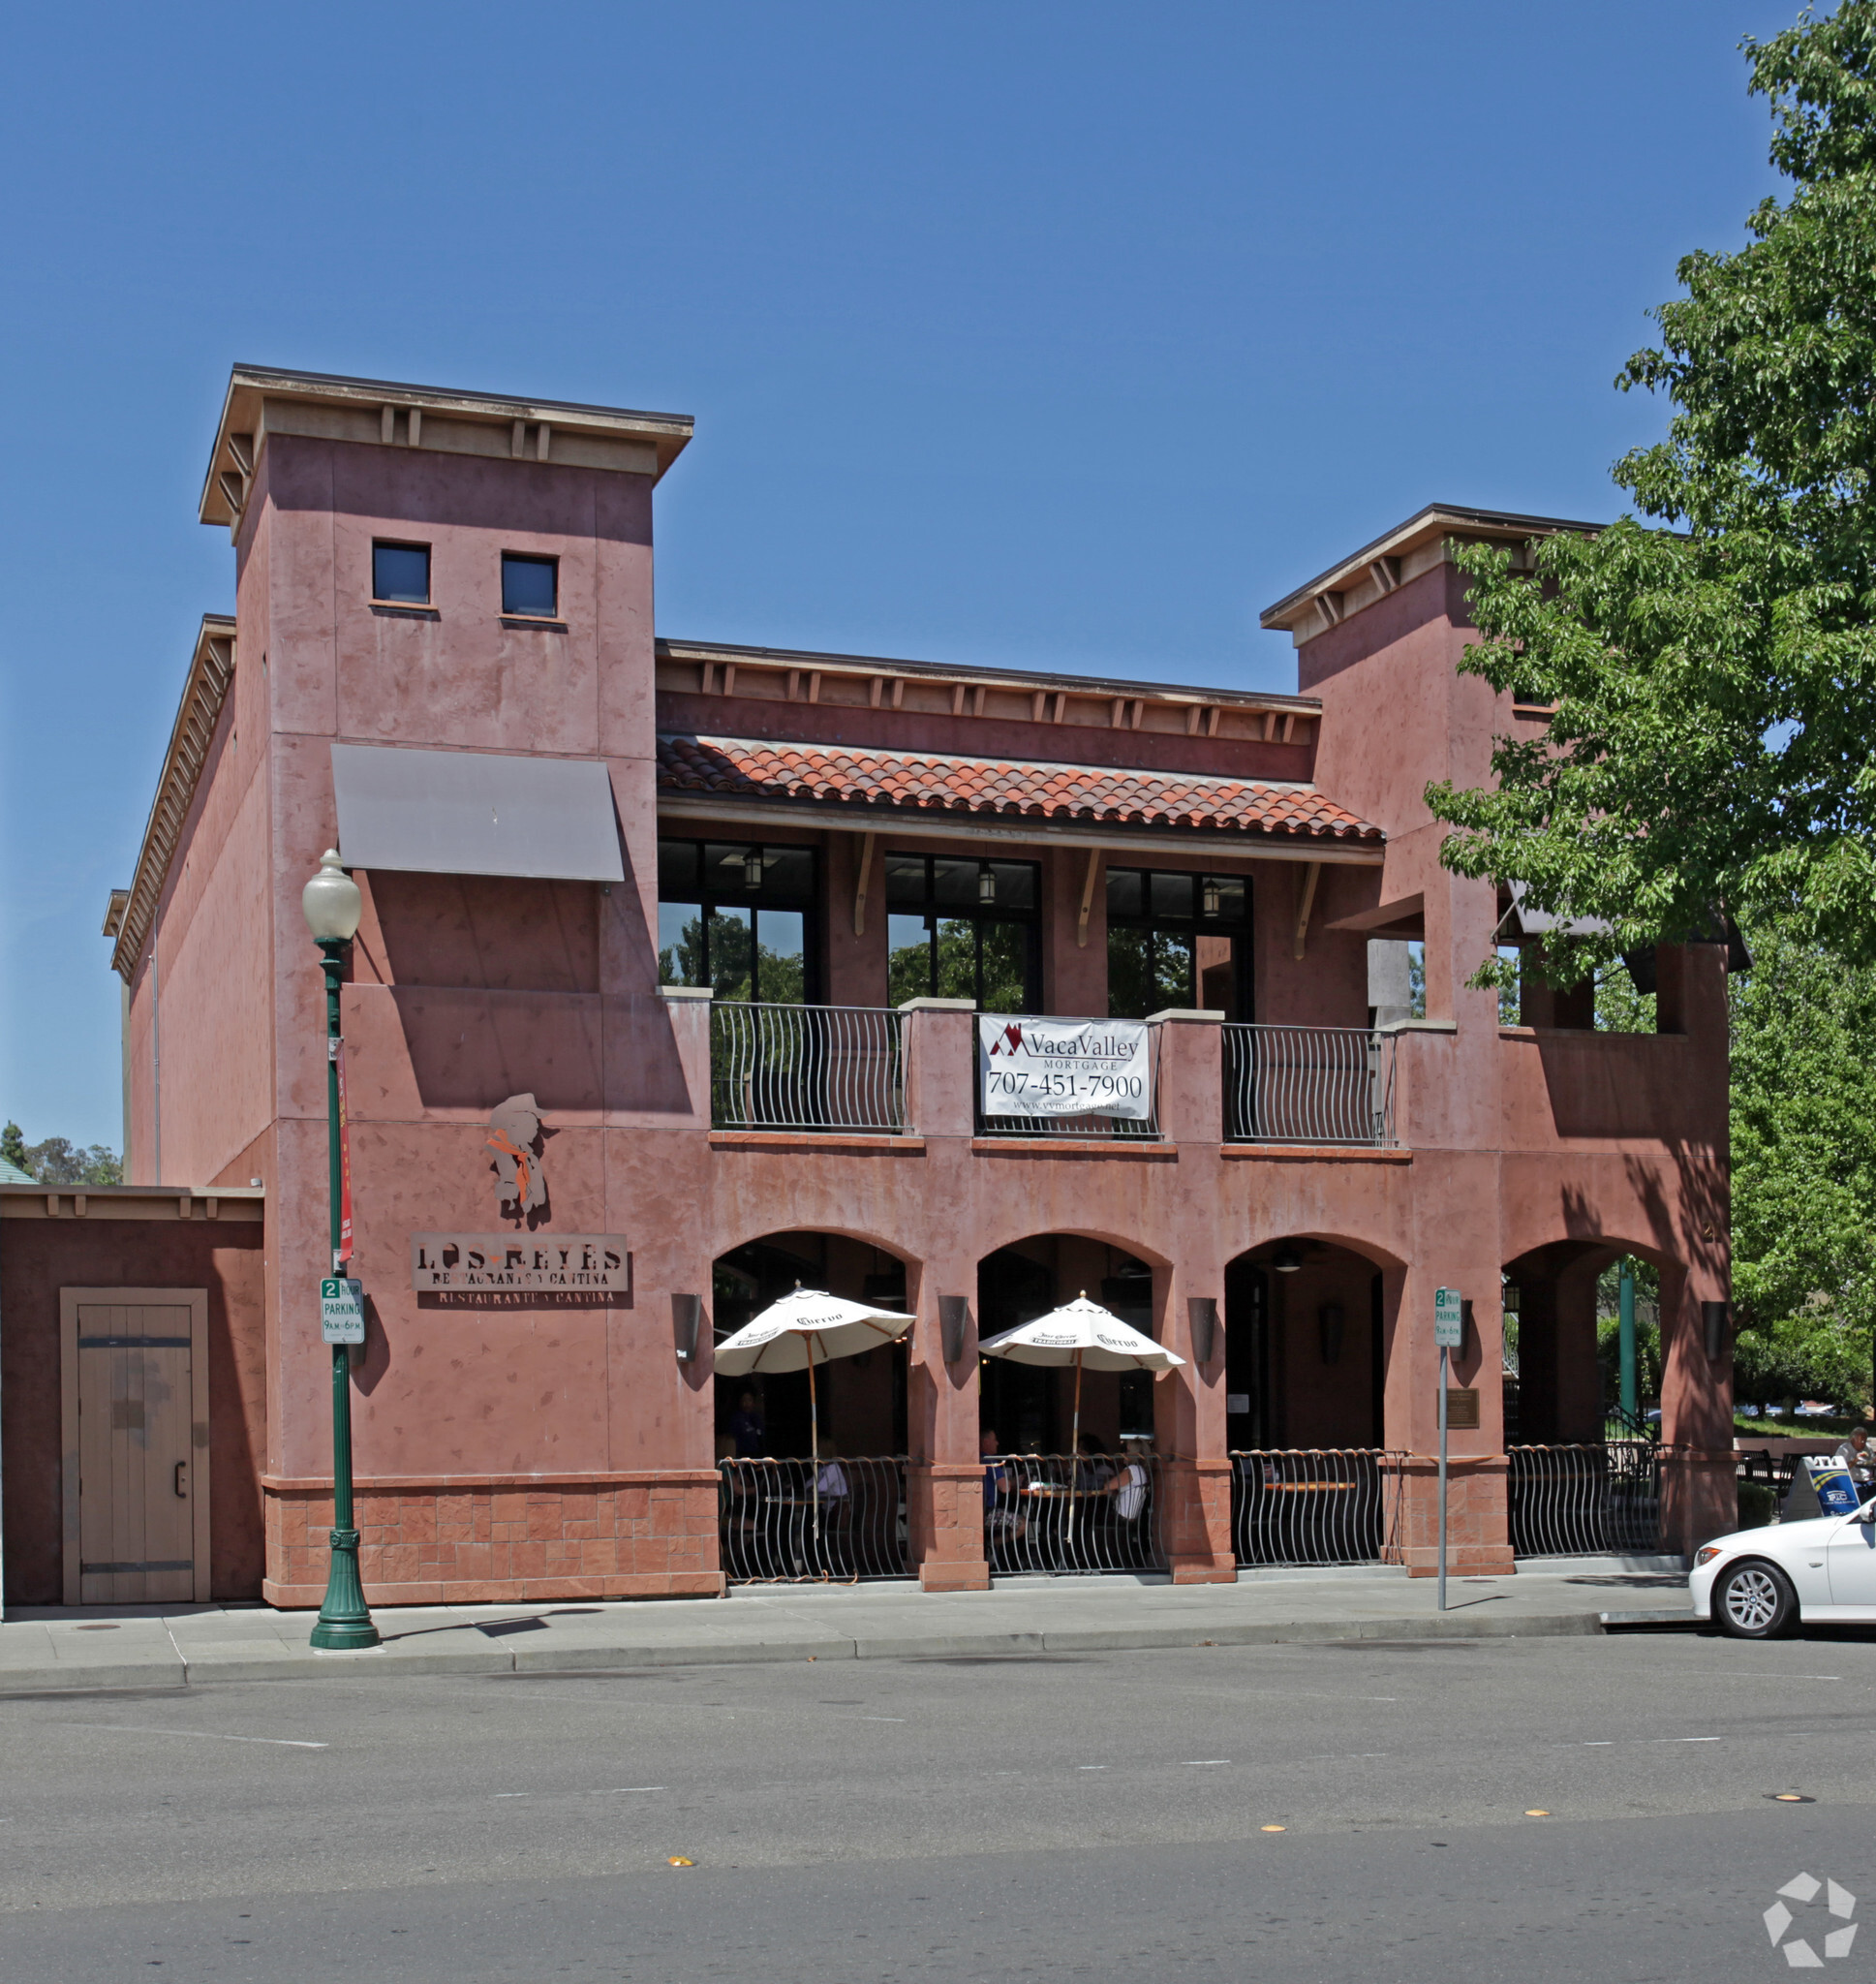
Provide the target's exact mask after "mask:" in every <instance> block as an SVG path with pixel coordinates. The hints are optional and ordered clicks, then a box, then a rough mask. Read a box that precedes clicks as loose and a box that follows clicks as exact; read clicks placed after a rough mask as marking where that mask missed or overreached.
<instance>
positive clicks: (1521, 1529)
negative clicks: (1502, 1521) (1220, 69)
mask: <svg viewBox="0 0 1876 1984" xmlns="http://www.w3.org/2000/svg"><path fill="white" fill-rule="evenodd" d="M1506 1457H1507V1460H1508V1462H1509V1469H1508V1475H1507V1498H1508V1501H1509V1504H1510V1510H1509V1513H1510V1517H1511V1548H1512V1554H1513V1555H1514V1556H1516V1557H1583V1556H1594V1555H1600V1554H1602V1553H1604V1552H1615V1553H1618V1554H1624V1555H1630V1556H1634V1555H1644V1556H1645V1555H1651V1554H1653V1553H1654V1552H1656V1551H1658V1550H1659V1549H1660V1548H1661V1448H1660V1447H1659V1445H1657V1444H1656V1443H1655V1442H1653V1441H1651V1440H1609V1441H1601V1442H1595V1443H1593V1444H1584V1445H1581V1446H1514V1447H1511V1448H1509V1449H1508V1450H1507V1456H1506Z"/></svg>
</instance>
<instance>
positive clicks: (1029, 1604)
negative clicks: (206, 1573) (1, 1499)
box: [0, 1559, 1688, 1695]
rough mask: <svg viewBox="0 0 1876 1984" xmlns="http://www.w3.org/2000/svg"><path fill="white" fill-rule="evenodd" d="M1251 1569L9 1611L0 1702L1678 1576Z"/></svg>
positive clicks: (1503, 1607) (845, 1652)
mask: <svg viewBox="0 0 1876 1984" xmlns="http://www.w3.org/2000/svg"><path fill="white" fill-rule="evenodd" d="M1447 1597H1448V1610H1447V1611H1446V1612H1445V1613H1444V1614H1441V1613H1439V1612H1438V1611H1436V1610H1435V1587H1434V1580H1433V1579H1431V1578H1414V1579H1409V1578H1408V1577H1406V1575H1405V1574H1404V1573H1402V1572H1400V1571H1395V1570H1382V1569H1372V1570H1357V1571H1346V1570H1344V1571H1338V1572H1323V1573H1317V1574H1313V1575H1312V1574H1308V1573H1299V1572H1295V1571H1284V1572H1269V1571H1266V1572H1258V1573H1254V1574H1246V1576H1244V1577H1243V1578H1242V1579H1241V1581H1240V1582H1239V1583H1237V1584H1235V1585H1196V1586H1194V1585H1187V1586H1182V1587H1179V1588H1177V1589H1176V1588H1175V1587H1173V1586H1172V1585H1170V1584H1168V1583H1166V1582H1164V1581H1163V1580H1160V1581H1151V1582H1150V1581H1147V1580H1143V1579H1137V1578H1132V1577H1098V1578H1030V1579H1025V1578H1015V1579H1000V1580H999V1581H998V1584H997V1588H996V1589H995V1590H994V1591H991V1592H962V1593H949V1594H943V1595H938V1594H930V1595H928V1594H926V1593H923V1592H920V1591H918V1590H917V1589H916V1587H914V1586H910V1585H901V1584H872V1585H857V1586H833V1587H829V1586H814V1585H782V1586H777V1585H763V1586H743V1587H739V1588H738V1589H737V1590H735V1591H733V1592H732V1593H731V1595H730V1596H729V1597H727V1598H714V1599H713V1598H689V1599H682V1598H680V1599H651V1600H640V1601H637V1602H632V1603H617V1604H599V1603H594V1604H581V1603H578V1602H568V1603H552V1602H549V1603H543V1604H539V1605H482V1606H460V1607H452V1606H426V1607H422V1608H413V1609H409V1610H384V1611H380V1612H378V1613H376V1614H375V1615H374V1616H375V1617H376V1619H377V1621H378V1629H379V1631H380V1632H382V1633H383V1634H384V1645H383V1646H381V1647H376V1648H374V1649H372V1650H371V1651H370V1652H369V1653H361V1654H318V1653H314V1652H313V1651H312V1649H311V1648H310V1647H309V1646H308V1644H307V1639H308V1635H309V1634H310V1633H311V1632H312V1629H313V1625H314V1619H315V1615H314V1614H313V1613H311V1612H275V1611H271V1610H269V1609H268V1608H267V1607H266V1606H263V1605H246V1606H242V1605H180V1606H167V1607H166V1606H160V1605H131V1606H101V1605H100V1606H74V1607H43V1608H42V1607H24V1608H20V1609H16V1610H15V1611H13V1612H11V1613H9V1614H8V1616H7V1618H6V1620H5V1622H4V1624H0V1695H17V1694H38V1693H42V1692H45V1691H46V1690H64V1689H100V1688H184V1687H196V1686H200V1684H202V1683H204V1682H215V1681H261V1680H288V1679H291V1680H301V1679H304V1678H305V1677H306V1676H308V1675H312V1674H323V1675H332V1674H336V1673H345V1672H354V1671H356V1670H359V1669H361V1668H362V1669H369V1670H371V1671H373V1672H376V1673H381V1674H442V1673H451V1674H509V1673H552V1672H555V1671H557V1670H560V1671H565V1670H569V1669H581V1668H584V1669H589V1670H590V1669H598V1668H608V1667H611V1668H619V1667H646V1666H688V1665H698V1664H704V1663H709V1662H715V1661H726V1660H736V1661H758V1660H806V1659H820V1660H851V1659H862V1660H867V1659H920V1658H924V1659H931V1658H934V1657H943V1656H950V1657H953V1658H955V1657H958V1656H986V1655H988V1656H994V1655H999V1654H1004V1655H1007V1654H1038V1653H1092V1652H1102V1653H1105V1652H1115V1651H1120V1650H1123V1649H1129V1648H1153V1647H1193V1646H1248V1645H1258V1644H1269V1643H1271V1642H1274V1641H1278V1640H1347V1639H1397V1638H1398V1639H1430V1638H1439V1637H1455V1638H1480V1637H1488V1636H1492V1637H1498V1636H1506V1635H1550V1634H1557V1633H1597V1632H1601V1631H1602V1630H1603V1629H1604V1627H1605V1625H1606V1624H1608V1625H1622V1624H1630V1625H1647V1624H1660V1625H1672V1624H1675V1623H1676V1622H1678V1621H1680V1620H1684V1619H1686V1618H1687V1617H1688V1599H1687V1594H1686V1579H1685V1578H1684V1576H1682V1575H1680V1574H1679V1573H1678V1572H1672V1571H1667V1570H1665V1569H1662V1570H1648V1569H1642V1568H1638V1567H1635V1566H1618V1565H1617V1564H1615V1562H1614V1561H1605V1560H1594V1559H1586V1560H1584V1561H1583V1562H1582V1563H1580V1564H1576V1565H1569V1564H1559V1563H1550V1564H1547V1565H1546V1566H1545V1568H1544V1570H1543V1571H1542V1572H1532V1571H1525V1572H1522V1573H1521V1574H1519V1575H1518V1576H1516V1577H1504V1578H1456V1579H1454V1580H1453V1581H1452V1582H1451V1583H1450V1584H1449V1585H1448V1588H1447Z"/></svg>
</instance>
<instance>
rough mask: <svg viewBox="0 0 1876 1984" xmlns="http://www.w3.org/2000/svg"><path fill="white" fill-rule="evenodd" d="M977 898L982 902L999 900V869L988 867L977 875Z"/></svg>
mask: <svg viewBox="0 0 1876 1984" xmlns="http://www.w3.org/2000/svg"><path fill="white" fill-rule="evenodd" d="M977 900H978V901H979V902H980V903H994V902H995V901H996V900H997V871H996V869H994V868H986V869H985V870H984V871H983V873H982V874H981V875H979V876H978V877H977Z"/></svg>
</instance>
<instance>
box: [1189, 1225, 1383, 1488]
mask: <svg viewBox="0 0 1876 1984" xmlns="http://www.w3.org/2000/svg"><path fill="white" fill-rule="evenodd" d="M1224 1318H1225V1444H1226V1445H1227V1446H1228V1447H1232V1448H1245V1449H1248V1448H1254V1447H1378V1446H1382V1445H1384V1444H1385V1443H1386V1440H1385V1434H1386V1420H1385V1413H1384V1410H1383V1408H1384V1398H1385V1393H1386V1378H1387V1348H1386V1329H1385V1318H1384V1314H1383V1308H1382V1283H1381V1270H1380V1268H1379V1267H1378V1266H1377V1265H1376V1264H1375V1263H1374V1262H1373V1261H1372V1260H1370V1259H1369V1258H1368V1256H1366V1255H1362V1254H1357V1253H1356V1252H1355V1251H1354V1249H1352V1248H1349V1247H1343V1246H1339V1245H1338V1244H1337V1243H1335V1242H1333V1241H1329V1240H1316V1239H1310V1238H1308V1237H1307V1236H1306V1235H1299V1236H1296V1237H1292V1238H1287V1239H1282V1240H1273V1241H1268V1242H1266V1243H1265V1244H1264V1245H1263V1246H1261V1247H1256V1248H1253V1249H1252V1250H1251V1251H1250V1252H1249V1253H1247V1254H1241V1255H1240V1256H1238V1257H1237V1259H1236V1260H1234V1261H1232V1262H1231V1263H1230V1264H1229V1265H1228V1266H1227V1267H1226V1268H1225V1271H1224Z"/></svg>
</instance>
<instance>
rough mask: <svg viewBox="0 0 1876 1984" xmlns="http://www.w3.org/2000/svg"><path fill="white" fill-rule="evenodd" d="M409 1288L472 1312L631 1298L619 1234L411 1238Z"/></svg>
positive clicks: (427, 1235)
mask: <svg viewBox="0 0 1876 1984" xmlns="http://www.w3.org/2000/svg"><path fill="white" fill-rule="evenodd" d="M411 1287H414V1288H415V1290H416V1291H417V1293H418V1294H419V1295H434V1296H439V1297H444V1298H446V1299H448V1300H450V1301H453V1302H462V1303H466V1304H469V1305H472V1306H475V1307H477V1308H529V1309H533V1308H538V1307H540V1306H541V1305H543V1304H547V1303H560V1302H572V1303H592V1302H621V1303H630V1299H631V1255H630V1252H629V1251H628V1249H627V1246H626V1237H625V1235H624V1234H623V1233H551V1234H549V1233H518V1234H517V1233H413V1234H412V1235H411Z"/></svg>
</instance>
